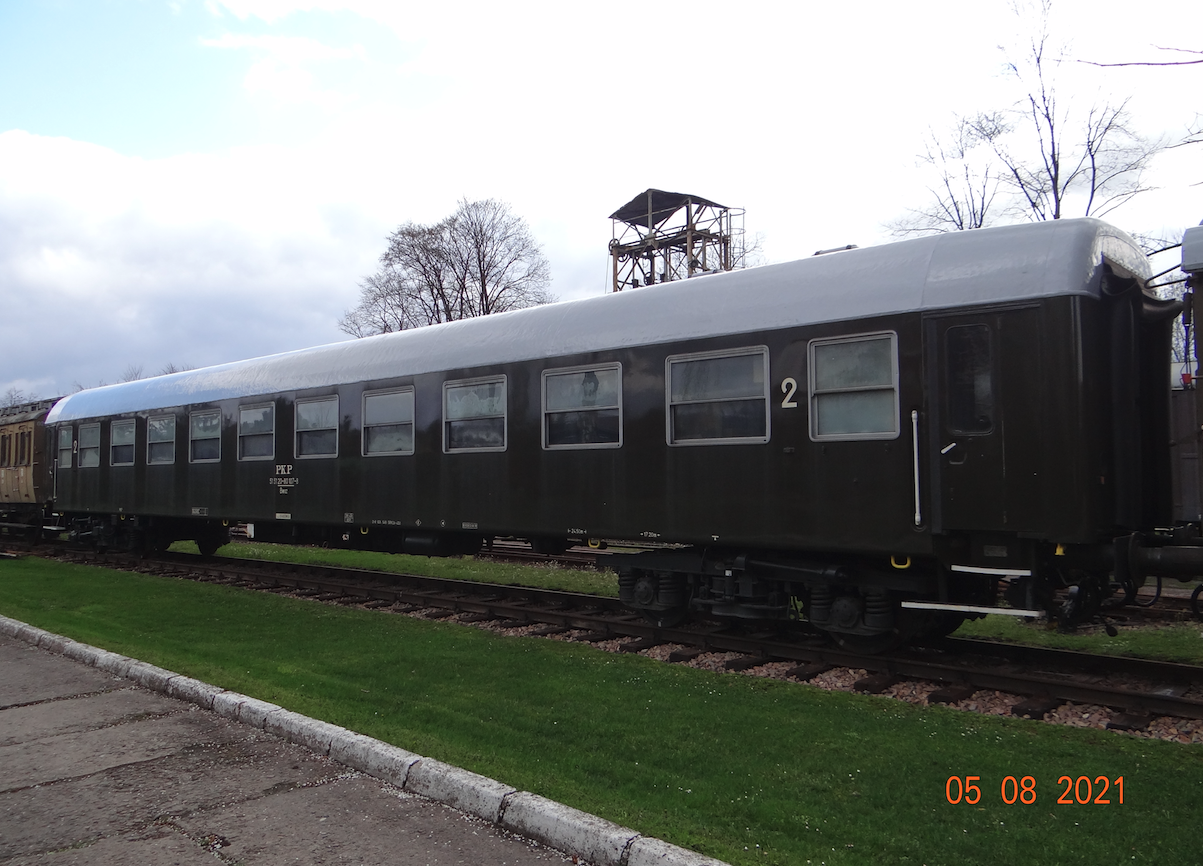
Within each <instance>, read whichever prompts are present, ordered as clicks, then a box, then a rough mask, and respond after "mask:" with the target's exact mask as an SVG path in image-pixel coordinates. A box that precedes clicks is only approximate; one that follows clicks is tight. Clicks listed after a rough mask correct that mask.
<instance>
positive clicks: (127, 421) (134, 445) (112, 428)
mask: <svg viewBox="0 0 1203 866" xmlns="http://www.w3.org/2000/svg"><path fill="white" fill-rule="evenodd" d="M131 428H132V430H133V434H134V436H133V440H134V441H133V442H125V443H122V444H120V445H118V444H117V443H116V442H115V441H114V440H115V439H116V438H117V437H116V431H117V430H119V429H120V430H129V429H131ZM117 448H129V449H130V452H129V454H130V457H129V460H122V461H121V462H120V463H118V462H117V454H116V450H115V449H117ZM137 460H138V420H137V419H136V418H114V419H113V420H111V421H109V465H110V466H133V465H134V464H135V463H136V462H137Z"/></svg>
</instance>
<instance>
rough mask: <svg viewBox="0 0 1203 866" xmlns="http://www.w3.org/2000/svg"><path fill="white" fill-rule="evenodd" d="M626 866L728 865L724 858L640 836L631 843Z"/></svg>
mask: <svg viewBox="0 0 1203 866" xmlns="http://www.w3.org/2000/svg"><path fill="white" fill-rule="evenodd" d="M626 866H726V864H725V863H723V861H722V860H715V859H714V858H712V857H706V856H705V855H703V854H699V853H698V852H697V851H690V850H689V849H688V848H681V847H679V846H677V845H670V844H669V843H668V842H664V841H662V840H660V839H649V838H648V837H647V836H640V837H639V838H638V839H636V840H635V841H634V842H632V843H631V849H630V853H629V854H628V855H627V862H626Z"/></svg>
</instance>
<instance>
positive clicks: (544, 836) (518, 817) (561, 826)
mask: <svg viewBox="0 0 1203 866" xmlns="http://www.w3.org/2000/svg"><path fill="white" fill-rule="evenodd" d="M499 823H500V824H501V826H502V827H504V828H505V829H507V830H511V831H513V832H514V833H518V834H520V835H522V836H529V837H530V838H532V839H537V840H538V841H540V842H542V843H543V844H545V845H550V846H551V847H552V848H555V849H557V850H559V851H571V852H573V853H578V852H579V853H580V855H581V856H582V857H584V858H585V859H586V860H589V861H591V862H593V863H597V864H599V866H621V864H622V863H624V862H625V859H626V856H625V855H626V854H627V849H628V848H629V847H630V846H631V843H632V842H634V841H635V840H636V839H638V838H639V834H638V833H637V832H636V831H634V830H630V829H628V828H626V827H620V826H618V825H617V824H615V823H613V822H611V821H607V820H606V819H604V818H599V817H597V816H596V815H590V814H589V813H588V812H582V811H581V810H580V809H574V808H572V807H571V806H565V805H564V804H563V803H557V802H556V801H555V800H548V799H547V798H546V797H540V796H539V795H538V794H530V793H527V792H525V791H523V792H521V793H515V794H514V795H513V796H512V797H510V798H509V799H507V800H506V803H505V812H504V813H503V814H502V816H501V821H500V822H499Z"/></svg>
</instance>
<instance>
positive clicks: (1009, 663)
mask: <svg viewBox="0 0 1203 866" xmlns="http://www.w3.org/2000/svg"><path fill="white" fill-rule="evenodd" d="M64 558H67V559H70V560H72V561H79V562H85V563H88V564H103V565H107V566H117V567H125V568H131V569H136V570H144V571H153V572H155V573H160V574H165V575H172V576H177V577H186V578H191V579H196V580H201V581H206V582H218V583H224V584H228V585H233V586H242V587H246V588H248V589H256V590H260V591H267V592H278V593H288V594H291V595H297V596H302V597H309V598H313V599H315V600H318V601H323V602H328V603H337V604H348V605H356V606H363V607H367V608H377V609H387V610H391V611H394V612H399V613H409V614H418V615H421V616H425V617H427V618H431V619H450V618H453V617H454V618H455V619H456V621H458V622H460V623H464V624H487V625H490V626H492V627H494V628H498V629H508V628H523V629H525V633H527V634H530V635H537V636H552V635H558V636H562V637H567V638H569V639H573V640H577V641H582V642H590V643H598V642H615V641H617V642H618V643H617V646H616V647H615V648H617V649H618V650H619V651H627V652H638V651H644V650H649V649H651V648H653V647H663V646H665V645H668V646H669V647H671V652H669V653H668V654H667V660H668V661H675V662H689V661H691V660H692V659H695V658H697V657H698V656H701V655H703V654H707V653H724V654H727V655H728V656H729V658H727V659H725V661H724V662H723V663H722V665H721V666H722V667H723V668H725V669H727V670H733V671H738V670H748V669H752V668H757V667H760V666H764V665H776V666H777V667H778V668H780V667H781V663H787V669H786V670H785V676H787V677H789V678H793V679H796V680H801V681H807V680H811V679H814V678H816V677H819V676H820V675H823V674H824V673H826V672H828V671H831V670H833V669H851V670H854V671H863V675H861V676H859V678H858V679H857V681H856V683H855V684H854V686H853V687H854V688H855V689H856V690H859V691H864V692H883V691H885V690H886V689H888V688H890V687H891V686H893V685H895V684H897V683H899V682H900V681H905V680H915V681H927V682H929V683H935V684H936V688H935V689H934V690H933V691H931V693H930V694H929V695H928V698H927V700H928V702H929V703H940V702H942V703H955V702H957V701H960V700H963V699H965V698H966V697H967V696H968V695H970V694H973V693H974V692H976V691H978V690H982V689H992V690H997V691H1000V692H1006V693H1011V694H1014V695H1018V696H1020V697H1021V698H1022V699H1021V700H1019V701H1018V702H1017V703H1016V704H1015V705H1014V706H1013V707H1012V713H1013V714H1015V715H1023V716H1029V717H1034V718H1042V717H1044V715H1045V714H1046V713H1049V712H1052V711H1053V710H1055V709H1056V708H1057V707H1060V706H1061V705H1063V704H1066V703H1067V702H1073V703H1075V704H1092V705H1101V706H1104V707H1109V708H1111V709H1112V710H1115V711H1117V713H1116V715H1114V716H1113V717H1112V720H1111V723H1110V725H1109V726H1110V727H1113V728H1120V729H1127V730H1142V729H1144V728H1145V727H1147V725H1148V724H1149V722H1150V721H1151V720H1152V719H1153V718H1154V717H1158V716H1171V717H1177V718H1186V719H1203V688H1201V687H1200V686H1201V684H1203V668H1201V667H1195V666H1191V665H1181V664H1173V663H1168V662H1155V661H1147V660H1141V659H1131V658H1123V657H1114V656H1099V655H1093V654H1087V653H1079V652H1073V651H1066V650H1054V649H1045V648H1037V647H1029V646H1016V645H1010V644H999V643H993V642H988V641H977V640H968V639H964V638H945V639H943V640H941V641H937V642H933V643H931V644H928V645H924V646H918V647H908V648H905V649H903V650H901V651H898V652H895V653H892V654H889V655H880V656H866V655H861V654H857V653H854V652H849V651H847V650H843V649H841V648H839V647H836V646H833V645H832V644H830V643H829V642H828V641H827V640H826V639H824V638H823V637H822V636H819V635H815V634H810V633H807V632H806V631H804V630H803V629H802V628H800V627H796V626H795V627H793V628H790V629H785V630H762V631H752V630H747V629H743V628H738V627H732V626H730V625H728V624H724V623H693V624H689V625H686V626H681V627H677V628H663V627H660V626H656V625H654V624H652V623H651V622H649V621H648V620H646V619H644V618H643V617H641V616H639V615H638V614H633V613H632V612H630V611H629V610H627V609H626V608H625V607H623V605H622V604H621V602H620V601H619V600H618V599H617V598H609V597H604V596H594V595H585V594H581V593H572V592H562V591H555V590H546V589H534V588H530V587H520V586H505V585H498V584H479V583H471V582H466V581H462V580H449V579H442V578H432V577H423V576H416V575H401V574H391V573H382V572H372V571H361V570H356V569H348V568H338V567H332V566H313V565H294V564H283V563H268V562H260V561H255V560H225V559H222V558H211V559H202V558H199V557H196V556H191V555H188V554H165V555H161V556H156V557H151V558H148V559H137V558H135V557H132V556H131V557H126V556H119V555H111V554H110V555H103V556H97V555H96V554H93V553H90V552H88V553H81V552H72V553H70V554H68V555H64Z"/></svg>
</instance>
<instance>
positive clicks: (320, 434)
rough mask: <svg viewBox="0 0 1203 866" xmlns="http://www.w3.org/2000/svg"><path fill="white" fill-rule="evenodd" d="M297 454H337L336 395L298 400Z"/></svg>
mask: <svg viewBox="0 0 1203 866" xmlns="http://www.w3.org/2000/svg"><path fill="white" fill-rule="evenodd" d="M296 413H297V452H296V453H297V456H298V457H335V456H337V455H338V397H323V398H322V399H320V400H305V401H301V400H298V401H297V403H296Z"/></svg>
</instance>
